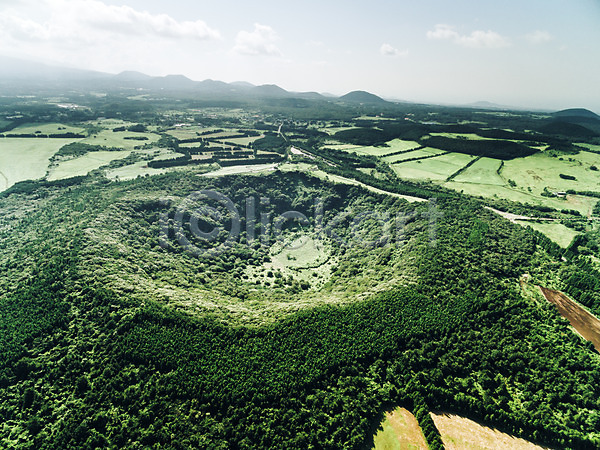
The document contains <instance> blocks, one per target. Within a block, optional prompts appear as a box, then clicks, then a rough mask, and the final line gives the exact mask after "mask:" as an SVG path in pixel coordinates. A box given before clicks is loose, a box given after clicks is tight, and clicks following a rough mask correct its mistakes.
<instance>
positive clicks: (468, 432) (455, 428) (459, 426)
mask: <svg viewBox="0 0 600 450" xmlns="http://www.w3.org/2000/svg"><path fill="white" fill-rule="evenodd" d="M431 418H432V419H433V422H434V423H435V426H436V427H437V429H438V430H439V431H440V434H441V435H442V441H443V442H444V447H445V448H446V449H447V450H530V449H531V450H534V449H543V448H544V447H540V446H539V445H536V444H533V443H531V442H529V441H526V440H525V439H521V438H516V437H514V436H511V435H509V434H506V433H502V432H501V431H498V430H496V429H492V428H488V427H486V426H483V425H480V424H479V423H477V422H475V421H473V420H471V419H467V418H466V417H460V416H456V415H454V414H443V413H439V414H435V413H431Z"/></svg>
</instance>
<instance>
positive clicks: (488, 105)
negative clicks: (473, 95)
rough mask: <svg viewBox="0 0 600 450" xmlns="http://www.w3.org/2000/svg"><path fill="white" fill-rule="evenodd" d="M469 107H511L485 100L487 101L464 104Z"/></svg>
mask: <svg viewBox="0 0 600 450" xmlns="http://www.w3.org/2000/svg"><path fill="white" fill-rule="evenodd" d="M465 106H467V107H469V108H477V109H511V108H509V107H508V106H503V105H499V104H497V103H492V102H487V101H479V102H473V103H469V104H467V105H465Z"/></svg>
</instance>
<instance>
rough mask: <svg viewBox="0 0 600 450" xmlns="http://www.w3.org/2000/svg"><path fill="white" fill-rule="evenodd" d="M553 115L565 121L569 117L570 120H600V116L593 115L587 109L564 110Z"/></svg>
mask: <svg viewBox="0 0 600 450" xmlns="http://www.w3.org/2000/svg"><path fill="white" fill-rule="evenodd" d="M552 115H553V116H554V117H556V118H559V119H564V118H567V117H568V118H573V117H578V118H585V119H597V120H600V116H599V115H598V114H596V113H593V112H592V111H590V110H589V109H585V108H570V109H563V110H562V111H557V112H555V113H554V114H552Z"/></svg>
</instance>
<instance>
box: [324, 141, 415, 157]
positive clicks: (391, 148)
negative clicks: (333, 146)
mask: <svg viewBox="0 0 600 450" xmlns="http://www.w3.org/2000/svg"><path fill="white" fill-rule="evenodd" d="M419 146H420V144H419V143H418V142H414V141H403V140H402V139H394V140H392V141H388V142H386V146H384V147H356V146H352V147H347V148H341V149H342V150H346V151H349V152H353V153H357V154H359V155H372V156H385V155H389V154H390V153H396V152H402V151H405V150H410V149H411V148H417V147H419ZM328 147H329V146H328Z"/></svg>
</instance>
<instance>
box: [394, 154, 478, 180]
mask: <svg viewBox="0 0 600 450" xmlns="http://www.w3.org/2000/svg"><path fill="white" fill-rule="evenodd" d="M473 158H474V156H470V155H463V154H462V153H449V154H447V155H441V156H436V157H435V158H429V159H423V160H418V161H408V162H405V163H398V164H393V165H392V169H394V172H396V174H397V175H398V176H399V177H400V178H408V179H421V180H434V181H436V180H437V181H441V180H445V179H446V178H448V177H449V176H450V175H452V174H453V173H454V172H456V171H457V170H458V169H460V168H461V167H464V166H465V165H466V164H467V163H468V162H469V161H471V160H472V159H473Z"/></svg>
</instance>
